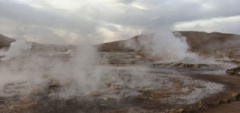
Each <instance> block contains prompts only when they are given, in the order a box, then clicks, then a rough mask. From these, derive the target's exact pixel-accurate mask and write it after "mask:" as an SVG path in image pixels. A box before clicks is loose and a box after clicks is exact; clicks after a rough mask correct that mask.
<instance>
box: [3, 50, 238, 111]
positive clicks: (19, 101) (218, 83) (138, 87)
mask: <svg viewBox="0 0 240 113" xmlns="http://www.w3.org/2000/svg"><path fill="white" fill-rule="evenodd" d="M101 55H102V56H103V57H105V58H107V59H108V60H107V61H108V62H107V63H106V62H104V63H103V64H101V65H104V68H102V70H104V71H106V72H108V73H105V75H104V76H102V77H101V80H100V81H101V82H99V83H98V86H99V87H98V88H97V89H94V90H91V92H88V93H86V94H84V95H79V96H71V97H68V98H63V97H62V95H61V94H62V88H63V87H64V88H68V87H67V86H62V85H59V84H61V83H58V82H57V81H51V80H49V81H48V82H46V84H48V85H47V86H45V87H43V88H42V89H41V91H37V92H35V93H31V94H30V95H26V94H25V93H24V91H25V90H23V89H24V88H25V84H28V82H18V83H11V84H6V85H5V86H4V90H3V92H4V93H5V95H4V96H2V97H1V98H0V112H3V113H95V112H99V113H126V112H128V113H165V112H166V113H168V112H176V113H182V112H200V113H201V112H203V113H210V112H211V113H215V112H216V113H218V111H217V110H221V109H224V108H226V107H229V106H231V107H232V109H231V110H234V109H235V108H236V110H237V107H236V106H237V105H238V104H239V103H238V101H237V100H238V99H239V93H240V84H239V83H240V78H239V77H235V76H227V75H226V74H225V70H226V69H227V68H228V67H229V64H225V63H213V64H196V63H194V64H192V63H181V62H175V63H174V62H171V63H166V62H165V63H153V62H150V61H148V60H145V59H143V58H141V56H139V55H138V54H136V53H102V54H101ZM107 64H110V65H107ZM68 84H69V83H68ZM70 84H72V82H70ZM39 87H40V86H39ZM7 94H9V95H7ZM20 94H21V95H20ZM22 94H24V95H22ZM234 106H235V107H234ZM236 110H235V111H236ZM224 113H226V112H224ZM233 113H237V112H233Z"/></svg>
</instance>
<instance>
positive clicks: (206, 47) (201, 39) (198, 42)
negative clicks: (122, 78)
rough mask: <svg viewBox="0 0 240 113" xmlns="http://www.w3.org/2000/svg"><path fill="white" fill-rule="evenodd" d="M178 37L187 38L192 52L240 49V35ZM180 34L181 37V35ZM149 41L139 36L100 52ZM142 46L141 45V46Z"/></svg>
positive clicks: (189, 34)
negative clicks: (132, 42)
mask: <svg viewBox="0 0 240 113" xmlns="http://www.w3.org/2000/svg"><path fill="white" fill-rule="evenodd" d="M176 32H178V33H175V32H174V34H178V35H176V36H177V37H185V38H186V41H187V43H188V45H189V47H190V50H191V51H216V50H226V49H237V48H240V35H236V34H228V33H219V32H212V33H206V32H196V31H176ZM179 33H180V35H179ZM141 38H144V40H149V39H151V38H149V37H148V38H146V37H145V36H144V35H137V36H135V37H133V38H131V39H128V40H121V41H115V42H109V43H103V44H101V45H100V46H99V50H100V51H124V50H129V48H126V47H125V46H124V44H125V43H126V42H130V41H134V43H135V44H139V40H140V39H141ZM139 46H141V45H139Z"/></svg>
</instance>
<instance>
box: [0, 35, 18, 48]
mask: <svg viewBox="0 0 240 113" xmlns="http://www.w3.org/2000/svg"><path fill="white" fill-rule="evenodd" d="M14 41H15V40H14V39H12V38H8V37H6V36H4V35H2V34H0V48H8V47H9V46H10V44H11V43H12V42H14Z"/></svg>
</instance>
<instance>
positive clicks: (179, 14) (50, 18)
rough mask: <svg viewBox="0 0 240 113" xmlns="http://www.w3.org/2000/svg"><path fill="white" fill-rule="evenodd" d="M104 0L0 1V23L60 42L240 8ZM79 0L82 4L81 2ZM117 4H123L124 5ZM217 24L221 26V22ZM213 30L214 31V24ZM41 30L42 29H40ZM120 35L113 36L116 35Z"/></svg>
mask: <svg viewBox="0 0 240 113" xmlns="http://www.w3.org/2000/svg"><path fill="white" fill-rule="evenodd" d="M35 1H38V0H35ZM104 1H105V0H102V1H98V2H95V0H92V3H91V2H87V3H85V2H83V3H82V5H81V6H79V8H78V9H76V10H74V11H68V10H64V9H55V8H52V7H51V6H49V5H48V4H47V2H48V1H45V2H41V4H39V5H43V7H45V8H36V7H33V6H32V5H31V4H30V5H29V4H24V3H20V2H16V0H11V1H4V0H0V15H1V16H0V18H4V19H1V20H0V21H1V22H0V23H4V20H5V21H6V19H8V21H9V20H11V21H15V23H16V24H17V25H13V24H9V25H11V26H13V27H16V26H21V27H20V28H31V27H28V26H34V27H35V28H38V29H36V31H34V30H26V29H24V30H23V29H22V30H19V31H18V28H15V30H12V31H14V32H15V34H17V35H20V34H22V35H29V34H31V35H32V36H35V37H39V38H41V39H39V40H48V39H47V38H43V39H42V37H40V35H41V34H45V35H44V37H48V35H46V34H49V33H50V32H52V34H49V37H53V38H52V39H51V40H54V39H56V40H58V39H60V40H59V42H64V41H67V40H68V37H69V34H71V33H74V34H77V35H78V36H79V38H83V37H84V38H91V37H96V38H105V37H106V36H105V35H103V31H102V30H101V29H102V28H104V29H106V30H108V31H109V32H113V33H116V34H115V35H119V36H126V37H127V36H132V35H137V34H134V33H139V32H138V31H139V30H143V29H145V30H149V31H156V30H162V29H171V27H173V26H174V25H175V24H176V23H178V22H188V21H194V20H202V19H212V18H217V17H229V16H237V15H240V13H239V12H240V8H237V7H238V4H239V3H240V1H239V0H228V1H225V0H211V1H209V0H196V1H191V0H182V1H178V0H161V1H159V0H112V1H115V2H106V1H105V2H104ZM79 2H80V3H81V1H79ZM35 3H36V4H37V3H40V2H39V1H38V2H35ZM119 3H123V4H124V5H123V4H119ZM66 5H67V4H66ZM143 8H144V9H143ZM219 24H221V23H219ZM5 25H6V24H5ZM6 26H7V25H6ZM24 26H25V27H24ZM219 26H220V27H223V26H222V25H219ZM215 28H216V27H215ZM234 28H238V27H234ZM212 29H213V30H214V27H212ZM41 30H42V32H39V31H41ZM201 30H204V28H201ZM216 30H218V29H216ZM233 30H234V32H240V31H239V30H236V29H233ZM3 31H6V30H3ZM22 31H24V32H22ZM56 31H59V32H60V31H61V32H64V33H62V35H61V36H60V35H59V34H56V33H55V32H56ZM100 31H101V32H100ZM228 31H229V30H228ZM8 33H9V32H8ZM12 34H14V33H12ZM53 34H54V36H53ZM105 34H106V33H105ZM126 34H129V35H126ZM37 35H39V36H37ZM119 36H115V37H117V38H119ZM64 38H65V39H64ZM111 38H112V37H111ZM47 42H49V41H47ZM51 42H57V41H51Z"/></svg>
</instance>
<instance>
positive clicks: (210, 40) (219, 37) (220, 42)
mask: <svg viewBox="0 0 240 113" xmlns="http://www.w3.org/2000/svg"><path fill="white" fill-rule="evenodd" d="M180 33H181V35H182V36H184V37H186V40H187V43H188V44H189V46H190V48H191V50H193V51H198V50H223V49H225V50H226V49H236V48H240V35H236V34H228V33H219V32H212V33H206V32H194V31H180Z"/></svg>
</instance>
